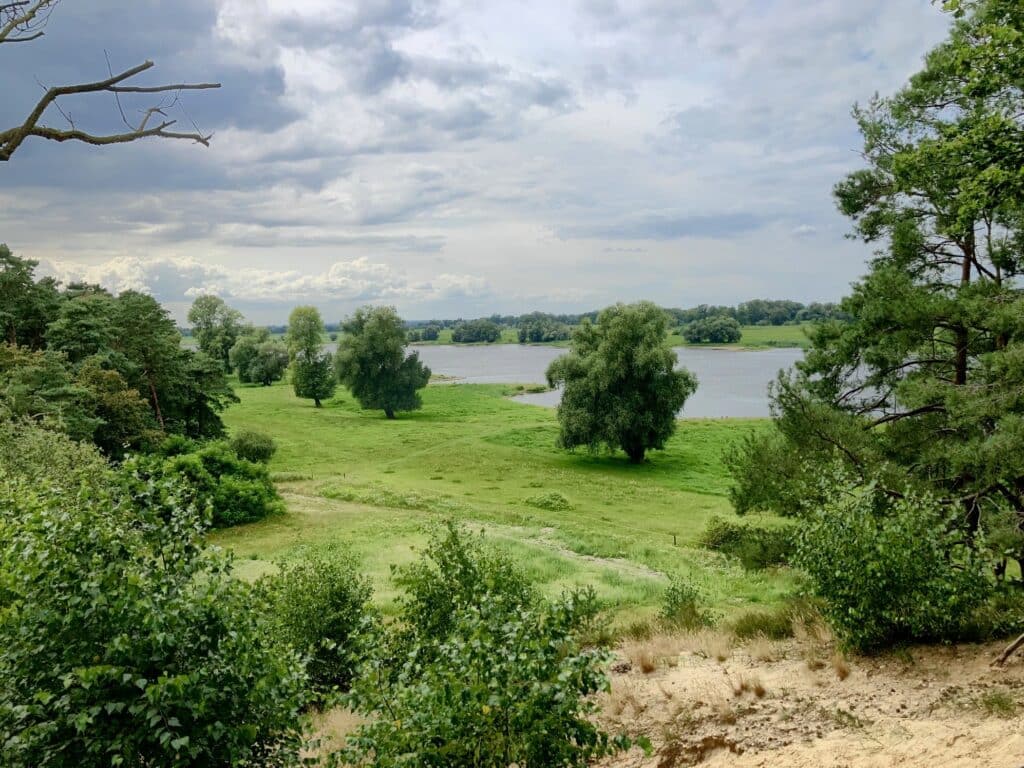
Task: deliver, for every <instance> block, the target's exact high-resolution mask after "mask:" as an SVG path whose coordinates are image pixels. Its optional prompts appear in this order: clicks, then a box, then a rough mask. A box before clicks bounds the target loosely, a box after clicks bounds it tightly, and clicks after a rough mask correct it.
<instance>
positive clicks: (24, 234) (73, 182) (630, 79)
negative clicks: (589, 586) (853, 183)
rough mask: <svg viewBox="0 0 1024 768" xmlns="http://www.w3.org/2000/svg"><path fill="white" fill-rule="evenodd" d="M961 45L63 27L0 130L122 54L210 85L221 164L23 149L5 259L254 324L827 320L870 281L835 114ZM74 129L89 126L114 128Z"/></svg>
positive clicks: (851, 30)
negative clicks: (784, 304)
mask: <svg viewBox="0 0 1024 768" xmlns="http://www.w3.org/2000/svg"><path fill="white" fill-rule="evenodd" d="M87 6H88V7H87ZM97 9H99V10H97ZM107 18H117V19H118V24H105V23H103V22H104V20H105V19H107ZM87 22H88V23H87ZM947 24H948V17H947V16H945V15H943V14H942V13H941V12H940V11H939V10H938V9H937V8H936V7H935V6H934V4H933V3H931V2H930V1H929V0H901V2H892V1H891V0H858V2H849V0H819V1H818V2H814V3H808V2H806V0H775V1H774V2H772V3H766V2H764V0H729V2H725V1H724V0H715V1H713V2H712V1H711V0H579V2H573V3H551V2H549V1H548V0H522V2H521V3H515V4H510V3H482V2H477V1H476V0H471V1H469V2H466V1H464V0H351V2H344V3H339V2H336V1H333V0H182V2H181V3H136V4H129V5H125V4H123V3H117V2H115V0H95V3H90V4H70V3H69V4H62V5H61V6H60V7H59V8H58V10H57V11H55V14H54V17H53V20H52V22H51V25H50V27H49V28H48V30H47V37H46V38H45V39H44V40H45V42H46V45H47V46H48V47H47V48H45V49H44V48H41V47H37V46H36V44H31V45H28V46H25V49H24V51H22V50H13V51H11V52H8V53H7V54H6V55H8V56H11V57H16V58H12V59H11V61H12V62H13V65H12V66H10V67H7V68H5V69H4V70H2V71H0V92H2V93H4V94H5V97H8V96H9V98H5V104H4V105H3V106H0V111H8V110H10V111H11V112H12V114H13V113H16V112H19V110H20V109H21V104H22V102H24V103H26V104H31V103H32V102H33V101H34V100H35V99H36V98H38V94H37V91H38V86H37V84H36V82H35V79H34V77H38V78H39V79H40V81H42V82H57V81H59V80H60V78H62V77H63V76H65V75H66V72H67V71H81V72H92V71H93V70H94V69H95V67H96V66H97V65H99V67H100V70H101V71H100V72H99V73H98V74H102V71H104V70H105V63H104V62H103V60H102V59H103V57H102V55H100V56H98V57H97V56H95V52H96V51H100V52H102V51H103V50H104V48H110V49H111V51H112V55H113V56H114V58H115V61H117V62H120V60H121V58H127V59H128V60H129V61H130V63H134V57H135V56H136V55H141V56H143V57H146V56H153V57H154V58H158V59H159V64H160V72H161V74H166V75H167V76H168V77H173V79H178V77H179V76H180V77H181V78H182V79H187V78H188V77H193V79H207V78H209V79H213V78H219V79H223V80H224V82H225V87H224V89H223V90H222V91H220V92H217V93H212V94H199V95H195V96H191V95H190V96H188V98H187V102H186V103H187V107H188V114H189V115H190V116H194V117H195V118H196V119H197V120H198V121H199V123H200V124H201V125H202V126H203V128H204V129H207V130H212V131H214V132H215V136H214V141H213V145H212V146H211V148H210V149H208V150H207V149H201V148H197V147H192V146H187V145H169V144H167V143H160V142H152V143H148V144H141V143H139V144H134V145H129V146H125V147H114V148H105V149H97V148H88V147H76V146H73V145H60V146H55V145H52V144H46V145H43V144H42V143H40V142H38V141H33V142H32V143H30V144H26V145H25V148H24V149H23V150H22V151H21V152H22V154H20V155H19V156H16V157H15V158H14V159H13V160H12V161H11V162H10V163H7V164H4V165H5V166H6V167H5V168H4V169H3V173H4V184H3V189H2V190H0V238H2V239H3V240H6V241H7V243H8V244H9V245H10V246H11V247H12V248H13V249H14V250H15V251H16V252H18V253H20V254H22V255H25V256H28V257H31V258H37V259H40V260H49V261H51V262H54V263H55V264H57V265H58V266H59V269H60V270H62V273H63V274H66V275H78V276H81V277H86V278H87V279H90V280H95V281H98V282H101V283H104V284H107V285H110V286H111V287H113V288H115V289H119V288H142V289H145V290H150V291H152V292H154V294H156V295H158V296H162V297H167V301H169V302H170V301H176V302H182V301H187V299H188V297H189V296H191V295H194V294H195V292H196V291H205V290H217V291H218V292H221V293H222V294H223V295H225V297H232V298H234V299H235V300H236V301H238V302H242V303H247V304H248V307H247V311H248V312H249V314H250V316H252V317H253V318H254V319H257V320H262V321H267V322H281V321H283V319H284V316H285V314H286V310H285V307H284V305H285V304H287V303H288V302H295V301H314V302H316V301H323V302H327V303H330V304H331V306H332V311H335V312H338V313H340V312H342V311H345V310H347V309H348V308H350V307H351V305H352V304H353V303H354V302H359V301H388V302H394V303H395V304H396V305H398V306H399V309H400V310H401V311H403V312H405V313H406V314H407V315H410V316H415V315H420V314H421V313H422V314H427V315H433V316H458V315H466V316H468V315H470V314H473V313H474V312H480V313H482V314H486V313H490V312H491V311H500V312H504V311H528V310H531V309H539V308H544V309H552V310H557V309H563V310H571V309H589V308H592V307H594V306H597V305H599V304H600V303H604V302H608V303H610V302H612V301H616V300H619V299H624V300H625V299H635V298H651V299H654V300H656V301H659V302H662V303H664V304H669V305H687V304H696V303H701V302H708V303H725V302H728V303H732V302H737V301H742V300H745V299H749V298H752V297H754V296H775V297H791V298H796V299H802V300H813V299H835V298H838V296H839V295H841V294H842V293H843V292H845V291H846V289H847V286H848V284H849V282H850V281H851V280H853V279H854V278H855V277H856V276H857V275H858V274H859V273H860V272H862V271H863V263H864V260H865V259H866V258H868V257H869V256H870V253H869V251H868V249H867V248H866V247H864V246H860V245H857V244H855V243H851V242H849V241H845V240H843V239H842V238H841V234H842V232H843V231H844V230H845V229H846V227H847V224H846V223H845V222H844V221H843V220H842V219H841V217H840V216H839V215H838V214H837V213H836V212H835V209H834V205H833V202H832V197H831V189H832V186H833V184H834V183H835V182H836V181H837V180H838V179H839V178H841V177H842V175H843V174H844V173H847V172H848V171H849V170H851V169H853V168H855V167H857V165H858V163H859V158H858V157H857V155H856V153H855V152H854V151H853V150H856V149H857V148H858V145H859V137H858V136H857V134H856V131H855V126H854V124H853V121H852V120H851V119H850V117H849V108H850V106H851V105H852V103H853V102H855V101H858V100H864V99H867V98H869V97H870V96H871V95H872V94H873V93H874V92H875V91H880V92H882V93H886V92H891V91H892V90H893V89H895V88H897V87H899V85H900V84H901V83H902V82H904V81H905V80H906V78H907V76H908V75H910V74H911V73H912V72H913V71H915V70H916V69H917V68H918V67H919V65H920V61H921V58H922V56H923V54H924V53H925V52H926V51H927V50H928V48H929V47H931V46H932V45H933V44H934V43H936V42H937V41H938V40H939V39H941V37H942V35H943V34H944V30H945V28H946V25H947ZM168 25H171V26H170V27H169V26H168ZM124 28H132V29H135V30H138V33H137V34H136V35H133V36H132V37H131V38H128V37H127V36H124V35H123V34H120V33H118V31H117V30H119V29H124ZM166 28H173V29H174V30H175V31H176V34H174V35H167V34H165V31H164V30H165V29H166ZM158 54H159V56H158ZM26 56H28V57H30V58H24V57H26ZM97 58H98V60H97ZM26 72H31V73H32V75H33V77H30V78H27V79H26V78H25V76H24V73H26ZM15 86H18V87H15ZM84 103H87V104H90V105H93V111H92V112H90V111H85V112H84V114H80V113H79V112H78V111H77V108H78V107H79V106H80V105H78V104H77V103H76V111H75V112H74V117H75V118H76V120H77V119H79V118H81V119H83V120H87V122H90V124H91V121H92V120H93V119H101V120H102V119H103V118H107V119H113V120H114V122H115V123H116V122H117V115H116V111H115V110H113V109H112V108H111V107H110V105H109V104H108V103H106V102H102V101H94V102H84ZM81 108H82V109H85V107H84V106H81ZM5 124H6V121H0V127H3V125H5ZM182 254H189V255H188V256H183V255H182ZM823 265H825V266H827V268H825V266H823ZM494 286H497V287H499V288H494ZM171 297H173V298H171Z"/></svg>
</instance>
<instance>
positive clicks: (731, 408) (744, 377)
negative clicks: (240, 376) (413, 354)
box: [331, 344, 803, 418]
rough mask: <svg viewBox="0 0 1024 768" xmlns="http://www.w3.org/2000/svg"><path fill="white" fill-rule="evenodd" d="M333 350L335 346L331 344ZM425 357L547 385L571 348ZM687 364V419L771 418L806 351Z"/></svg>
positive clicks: (704, 356)
mask: <svg viewBox="0 0 1024 768" xmlns="http://www.w3.org/2000/svg"><path fill="white" fill-rule="evenodd" d="M331 346H333V345H331ZM413 349H415V350H417V351H418V352H419V353H420V359H422V360H423V362H425V363H426V364H427V365H429V366H430V370H431V371H433V372H434V373H435V374H443V375H445V376H454V377H456V378H457V379H458V380H459V381H460V382H465V383H473V384H493V383H501V384H506V383H507V384H544V383H546V382H545V379H544V372H545V371H546V370H547V367H548V365H549V364H550V363H551V361H552V360H554V359H555V358H556V357H558V356H559V355H563V354H565V352H566V350H565V349H562V348H559V347H545V346H528V345H518V344H495V345H493V346H468V345H467V346H458V345H441V346H429V345H425V346H417V347H413ZM675 352H676V355H678V356H679V362H680V364H681V365H683V366H685V367H686V368H688V369H690V371H692V372H693V373H694V374H695V375H696V376H697V381H698V382H699V384H700V386H699V387H698V389H697V392H696V394H694V395H693V397H691V398H690V399H689V400H688V401H687V403H686V407H685V408H684V409H683V411H682V412H681V414H680V415H681V416H686V417H691V418H723V417H733V418H738V417H755V418H756V417H763V416H768V415H769V413H768V384H769V382H771V381H773V380H774V379H775V376H776V375H777V374H778V372H779V370H781V369H784V368H789V367H790V366H792V365H793V363H795V362H796V361H798V360H800V359H801V358H802V357H803V351H802V350H800V349H758V350H734V349H712V348H708V347H677V348H676V350H675ZM559 398H560V393H559V392H557V391H554V392H542V393H539V394H531V395H523V396H521V397H518V398H516V400H518V401H519V402H523V403H532V404H534V405H545V406H549V407H554V406H556V405H558V401H559Z"/></svg>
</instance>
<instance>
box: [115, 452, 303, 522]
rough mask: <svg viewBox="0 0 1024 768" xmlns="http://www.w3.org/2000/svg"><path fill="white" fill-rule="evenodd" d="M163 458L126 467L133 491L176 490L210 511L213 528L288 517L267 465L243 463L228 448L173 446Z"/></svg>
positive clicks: (156, 456)
mask: <svg viewBox="0 0 1024 768" xmlns="http://www.w3.org/2000/svg"><path fill="white" fill-rule="evenodd" d="M164 453H169V454H171V455H168V456H164V455H160V454H150V455H141V456H133V457H131V458H129V459H127V460H126V461H125V463H124V468H123V470H124V471H123V474H124V476H125V482H126V483H127V485H128V487H129V488H131V489H133V490H134V491H136V492H140V493H141V492H142V491H144V490H145V489H146V488H147V487H149V486H150V485H151V484H152V483H154V482H157V483H162V484H163V485H164V486H165V487H168V488H173V489H174V493H175V494H176V495H177V496H178V497H180V498H181V499H183V500H184V501H185V502H186V503H189V504H194V505H195V506H196V507H197V508H199V509H204V510H206V509H208V510H209V513H210V515H211V522H212V524H213V525H214V526H217V527H225V526H231V525H239V524H241V523H251V522H255V521H256V520H262V519H263V518H265V517H267V516H268V515H274V514H279V513H281V512H284V504H283V503H282V502H281V498H280V496H278V494H277V490H276V489H275V488H274V484H273V483H272V482H271V480H270V473H269V472H268V471H267V468H266V466H265V465H264V464H262V463H258V462H254V461H248V460H246V459H243V458H241V457H240V456H239V455H238V454H237V453H236V452H235V450H234V449H233V448H232V447H231V445H230V444H229V443H225V442H213V443H207V444H206V445H203V446H200V447H196V446H194V445H190V444H189V443H188V442H187V441H186V442H178V441H172V443H171V444H169V445H165V446H164Z"/></svg>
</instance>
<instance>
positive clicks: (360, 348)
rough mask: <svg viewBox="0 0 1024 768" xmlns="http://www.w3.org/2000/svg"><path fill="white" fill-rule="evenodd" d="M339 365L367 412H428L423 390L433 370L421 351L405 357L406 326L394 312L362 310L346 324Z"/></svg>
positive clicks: (344, 381) (340, 373) (344, 380)
mask: <svg viewBox="0 0 1024 768" xmlns="http://www.w3.org/2000/svg"><path fill="white" fill-rule="evenodd" d="M342 330H343V331H344V336H342V337H341V341H340V342H339V343H338V352H337V354H336V355H335V357H334V362H335V365H336V367H337V371H338V380H339V381H340V382H341V383H342V384H344V385H345V386H346V387H348V389H349V391H351V392H352V396H353V397H354V398H355V399H356V400H357V401H358V402H359V405H361V406H362V407H363V408H366V409H369V410H383V411H384V414H385V415H386V416H387V417H388V418H389V419H393V418H395V414H396V413H397V412H398V411H413V410H416V409H418V408H422V407H423V401H422V400H421V398H420V395H419V390H420V389H422V388H423V387H425V386H427V383H428V382H429V381H430V369H429V368H427V367H426V366H425V365H424V364H423V363H421V362H420V356H419V353H418V352H411V353H407V352H406V346H407V344H408V341H407V339H406V332H405V324H404V323H403V322H402V320H401V319H400V318H399V317H398V313H397V312H396V311H395V309H394V307H361V308H359V309H357V310H356V311H355V313H354V314H353V315H352V317H350V318H349V319H348V320H346V321H345V322H344V323H343V324H342Z"/></svg>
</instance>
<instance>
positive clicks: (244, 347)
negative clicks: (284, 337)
mask: <svg viewBox="0 0 1024 768" xmlns="http://www.w3.org/2000/svg"><path fill="white" fill-rule="evenodd" d="M229 358H230V360H231V364H232V365H233V366H234V367H235V368H236V369H237V370H238V380H239V381H240V382H242V383H243V384H262V385H263V386H265V387H267V386H270V385H271V384H273V383H274V382H275V381H280V380H281V379H282V378H284V372H285V370H287V368H288V348H287V347H286V346H285V345H284V344H282V343H281V342H280V341H274V340H272V339H271V338H270V332H269V331H268V330H267V329H266V328H257V329H253V330H250V331H248V332H247V333H245V334H243V335H242V336H240V337H239V338H238V341H236V342H235V345H234V346H233V347H232V348H231V351H230V353H229Z"/></svg>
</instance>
